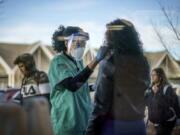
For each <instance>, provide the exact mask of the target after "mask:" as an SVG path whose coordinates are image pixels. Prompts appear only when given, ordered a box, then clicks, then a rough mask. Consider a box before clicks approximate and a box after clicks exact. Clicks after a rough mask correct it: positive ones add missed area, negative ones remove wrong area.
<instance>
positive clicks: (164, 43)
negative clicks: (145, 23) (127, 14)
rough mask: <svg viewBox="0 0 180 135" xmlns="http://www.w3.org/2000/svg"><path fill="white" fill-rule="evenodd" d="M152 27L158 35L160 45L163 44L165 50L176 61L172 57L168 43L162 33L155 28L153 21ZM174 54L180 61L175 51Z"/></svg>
mask: <svg viewBox="0 0 180 135" xmlns="http://www.w3.org/2000/svg"><path fill="white" fill-rule="evenodd" d="M151 25H152V27H153V30H154V32H155V33H156V35H157V37H158V39H159V41H160V43H161V44H162V46H163V47H164V48H165V50H166V51H167V52H168V54H169V55H170V56H171V57H172V58H173V59H174V57H173V56H172V55H171V52H170V50H169V48H168V45H167V43H166V42H165V41H164V38H163V36H162V34H161V33H160V31H159V30H158V29H157V27H156V26H155V24H154V23H153V22H152V21H151ZM172 53H173V54H174V56H176V57H177V58H178V59H180V57H179V56H178V55H177V54H176V53H175V52H174V51H172Z"/></svg>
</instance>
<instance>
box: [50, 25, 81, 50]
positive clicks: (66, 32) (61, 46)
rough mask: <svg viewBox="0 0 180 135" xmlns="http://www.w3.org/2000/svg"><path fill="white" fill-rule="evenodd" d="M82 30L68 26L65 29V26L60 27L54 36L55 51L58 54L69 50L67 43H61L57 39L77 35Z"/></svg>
mask: <svg viewBox="0 0 180 135" xmlns="http://www.w3.org/2000/svg"><path fill="white" fill-rule="evenodd" d="M81 30H82V29H81V28H80V27H75V26H68V27H66V28H65V27H64V26H63V25H60V27H59V28H58V29H57V30H56V31H55V32H54V34H53V36H52V44H53V49H54V50H55V51H57V52H61V51H66V50H67V48H66V46H65V41H59V40H58V39H57V38H58V37H59V36H70V35H71V34H73V33H77V32H79V31H81Z"/></svg>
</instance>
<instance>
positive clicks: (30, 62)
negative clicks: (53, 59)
mask: <svg viewBox="0 0 180 135" xmlns="http://www.w3.org/2000/svg"><path fill="white" fill-rule="evenodd" d="M20 63H23V64H24V65H25V68H26V70H28V71H30V70H35V69H36V63H35V60H34V57H33V55H32V54H30V53H24V54H21V55H19V56H18V57H16V59H15V60H14V65H18V64H20Z"/></svg>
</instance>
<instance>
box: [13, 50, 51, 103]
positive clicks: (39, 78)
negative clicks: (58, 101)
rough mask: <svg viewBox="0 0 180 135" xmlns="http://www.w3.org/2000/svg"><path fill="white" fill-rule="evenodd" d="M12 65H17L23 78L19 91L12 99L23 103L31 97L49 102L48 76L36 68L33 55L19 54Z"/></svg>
mask: <svg viewBox="0 0 180 135" xmlns="http://www.w3.org/2000/svg"><path fill="white" fill-rule="evenodd" d="M14 64H15V65H18V67H19V70H20V71H21V73H22V74H23V76H24V77H23V79H22V84H21V91H20V93H19V94H18V95H17V96H16V97H14V98H15V100H16V101H20V102H21V103H23V101H24V100H26V99H28V98H31V97H45V98H46V99H47V100H48V102H49V98H50V91H51V87H50V84H49V80H48V76H47V74H46V73H45V72H43V71H39V70H38V69H37V68H36V64H35V60H34V57H33V55H32V54H29V53H24V54H21V55H19V56H18V57H17V58H16V59H15V60H14ZM49 103H50V102H49Z"/></svg>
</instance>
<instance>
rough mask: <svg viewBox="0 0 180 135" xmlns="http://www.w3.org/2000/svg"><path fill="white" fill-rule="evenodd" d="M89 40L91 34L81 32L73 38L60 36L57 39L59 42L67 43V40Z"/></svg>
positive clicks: (72, 36) (73, 35)
mask: <svg viewBox="0 0 180 135" xmlns="http://www.w3.org/2000/svg"><path fill="white" fill-rule="evenodd" d="M72 39H73V40H85V41H87V40H89V34H88V33H86V32H79V33H74V34H72V35H71V36H59V37H57V40H59V41H65V40H72Z"/></svg>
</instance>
